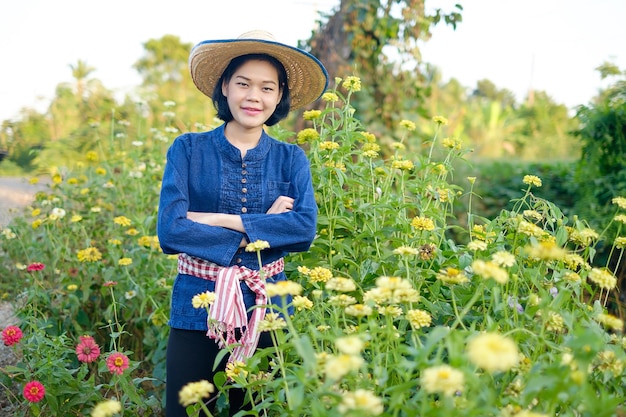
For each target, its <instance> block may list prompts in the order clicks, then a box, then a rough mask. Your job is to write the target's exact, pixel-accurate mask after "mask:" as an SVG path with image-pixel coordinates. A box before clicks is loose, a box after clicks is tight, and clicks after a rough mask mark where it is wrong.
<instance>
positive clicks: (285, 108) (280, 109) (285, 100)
mask: <svg viewBox="0 0 626 417" xmlns="http://www.w3.org/2000/svg"><path fill="white" fill-rule="evenodd" d="M252 60H256V61H264V62H268V63H270V64H271V65H272V66H273V67H274V68H276V72H277V73H278V85H279V86H280V88H281V89H282V91H283V94H282V97H281V98H280V101H279V102H278V105H277V106H276V110H274V113H272V115H271V116H270V118H269V119H267V121H266V122H265V124H266V125H267V126H273V125H275V124H276V123H278V122H279V121H281V120H282V119H284V118H285V117H287V115H288V114H289V108H290V107H291V98H290V95H289V84H288V83H287V71H285V67H284V66H283V64H281V62H280V61H279V60H277V59H276V58H274V57H273V56H271V55H267V54H248V55H241V56H238V57H236V58H233V59H232V60H231V61H230V63H229V64H228V66H227V67H226V69H225V70H224V72H223V73H222V76H221V77H220V79H219V81H218V82H217V84H215V89H214V90H213V96H212V99H213V105H214V106H215V109H216V110H217V117H218V118H219V119H220V120H223V121H224V122H226V123H228V122H230V121H231V120H233V114H232V113H231V112H230V108H229V107H228V101H227V99H226V97H225V96H224V94H222V85H223V84H224V83H226V84H227V83H229V82H230V79H231V78H232V77H233V74H234V73H235V71H237V70H238V69H239V68H240V67H241V66H242V65H243V64H245V63H246V62H248V61H252Z"/></svg>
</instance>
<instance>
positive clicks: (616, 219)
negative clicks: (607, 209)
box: [613, 214, 626, 224]
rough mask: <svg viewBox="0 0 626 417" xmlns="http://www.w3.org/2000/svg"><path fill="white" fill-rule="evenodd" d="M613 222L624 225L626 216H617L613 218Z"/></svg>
mask: <svg viewBox="0 0 626 417" xmlns="http://www.w3.org/2000/svg"><path fill="white" fill-rule="evenodd" d="M613 220H615V221H616V222H620V223H624V224H626V214H618V215H617V216H615V217H614V218H613Z"/></svg>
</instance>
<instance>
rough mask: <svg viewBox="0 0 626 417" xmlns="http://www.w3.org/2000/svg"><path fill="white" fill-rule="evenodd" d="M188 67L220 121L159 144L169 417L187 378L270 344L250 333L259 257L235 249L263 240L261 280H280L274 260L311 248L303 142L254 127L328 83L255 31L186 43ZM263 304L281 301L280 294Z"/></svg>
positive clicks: (295, 54) (309, 61) (233, 405)
mask: <svg viewBox="0 0 626 417" xmlns="http://www.w3.org/2000/svg"><path fill="white" fill-rule="evenodd" d="M189 66H190V71H191V76H192V79H193V81H194V83H195V85H196V86H197V87H198V89H199V90H200V91H201V92H202V93H204V94H206V95H207V96H209V97H211V98H212V100H213V104H214V106H215V108H216V111H217V117H218V118H219V119H221V120H223V121H224V123H223V124H222V125H221V126H219V127H217V128H215V129H214V130H212V131H209V132H203V133H186V134H183V135H181V136H179V137H178V138H177V139H176V140H175V141H174V142H173V144H172V145H171V147H170V149H169V150H168V153H167V164H166V166H165V172H164V175H163V182H162V189H161V198H160V203H159V217H158V225H157V231H158V237H159V242H160V244H161V247H162V249H163V252H165V253H167V254H179V265H178V275H177V277H176V281H175V282H174V286H173V289H172V302H171V315H170V320H169V325H170V335H169V339H168V347H167V380H166V415H167V417H183V416H186V415H187V414H186V412H185V410H184V407H182V406H181V405H180V404H179V396H178V394H179V391H180V389H181V388H182V387H183V386H185V385H186V384H187V383H190V382H197V381H200V380H208V381H209V382H213V375H214V373H215V372H217V371H220V370H224V368H225V364H226V360H231V361H233V360H245V359H246V358H247V357H249V356H251V355H252V354H253V353H254V350H255V349H256V347H257V346H258V347H266V346H269V345H270V344H271V341H269V340H267V339H268V338H267V334H264V335H262V336H264V337H261V339H260V341H259V334H258V332H256V325H257V324H258V322H259V321H260V320H261V319H262V317H263V315H264V313H265V309H264V308H251V307H253V306H254V305H255V304H260V305H266V304H268V302H267V301H266V299H265V294H264V282H263V280H262V279H260V278H259V273H258V269H259V262H258V258H257V254H256V252H248V251H246V250H245V247H246V245H247V244H248V243H251V242H257V241H264V242H267V243H268V244H269V248H266V249H264V250H262V252H261V256H262V263H263V269H264V270H266V276H265V278H266V280H267V281H268V282H276V281H280V280H284V279H286V277H285V274H284V272H283V265H284V263H283V257H284V256H285V255H287V254H288V253H290V252H300V251H306V250H308V249H309V247H310V245H311V243H312V241H313V238H314V235H315V230H316V221H317V205H316V203H315V199H314V195H313V187H312V182H311V173H310V168H309V162H308V160H307V158H306V155H305V153H304V151H303V150H302V149H300V148H299V147H298V146H296V145H293V144H288V143H284V142H280V141H278V140H276V139H274V138H272V137H270V136H269V135H268V134H267V133H266V132H265V130H264V125H267V126H272V125H274V124H276V123H278V122H279V121H280V120H282V119H284V118H285V117H286V116H287V115H288V113H289V111H290V110H293V109H297V108H300V107H303V106H306V105H308V104H310V103H312V102H313V101H315V100H316V99H318V98H319V97H320V96H321V94H322V93H323V92H324V90H325V89H326V87H327V85H328V74H327V72H326V69H325V68H324V66H323V65H322V64H321V63H320V62H319V60H317V58H315V57H314V56H312V55H310V54H308V53H307V52H305V51H302V50H300V49H297V48H293V47H290V46H288V45H284V44H281V43H278V42H276V41H275V40H274V38H273V37H272V35H270V34H269V33H267V32H261V31H254V32H248V33H246V34H244V35H241V36H240V37H239V38H237V39H227V40H211V41H205V42H202V43H200V44H198V45H196V46H195V47H194V48H193V50H192V51H191V54H190V57H189ZM206 291H211V292H215V294H216V297H217V298H216V301H215V303H214V304H213V305H212V306H211V307H210V311H209V314H208V315H207V312H206V310H205V309H195V308H193V305H192V303H191V300H192V298H193V297H194V296H195V295H197V294H200V293H204V292H206ZM229 294H235V295H229ZM271 303H273V304H278V305H279V306H280V300H279V299H277V300H271ZM225 312H226V313H225ZM233 312H234V313H233ZM237 312H239V315H238V314H237ZM227 313H233V314H227ZM241 316H243V317H241ZM207 321H208V322H209V323H210V324H211V325H210V326H208V325H207ZM229 345H234V346H239V347H238V348H236V349H235V350H234V351H233V350H232V349H231V352H230V356H229V355H226V357H225V358H224V360H222V361H221V363H220V364H219V366H218V367H217V368H216V369H217V370H216V371H214V362H215V358H216V357H217V355H218V354H219V352H220V350H221V349H225V348H229ZM229 393H230V395H229V404H230V415H233V414H235V413H236V412H237V411H239V410H240V409H242V407H243V403H244V393H243V392H242V391H240V390H233V389H231V390H230V391H229ZM212 405H213V406H214V402H213V403H212Z"/></svg>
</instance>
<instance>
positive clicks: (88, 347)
mask: <svg viewBox="0 0 626 417" xmlns="http://www.w3.org/2000/svg"><path fill="white" fill-rule="evenodd" d="M76 355H78V360H79V361H81V362H85V363H91V362H94V361H95V360H96V359H98V356H100V347H99V346H98V345H97V344H96V342H95V340H93V337H91V336H80V343H79V344H78V345H77V346H76Z"/></svg>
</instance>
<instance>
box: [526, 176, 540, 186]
mask: <svg viewBox="0 0 626 417" xmlns="http://www.w3.org/2000/svg"><path fill="white" fill-rule="evenodd" d="M522 182H523V183H524V184H528V185H534V186H535V187H541V178H539V177H538V176H536V175H524V178H523V179H522Z"/></svg>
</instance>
